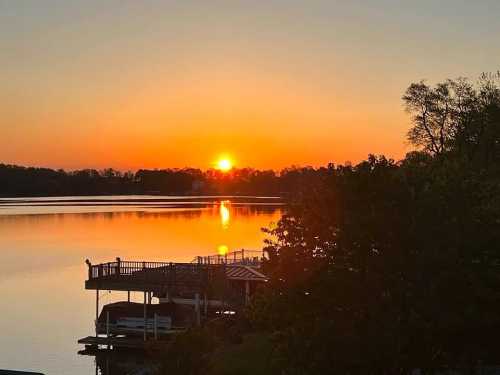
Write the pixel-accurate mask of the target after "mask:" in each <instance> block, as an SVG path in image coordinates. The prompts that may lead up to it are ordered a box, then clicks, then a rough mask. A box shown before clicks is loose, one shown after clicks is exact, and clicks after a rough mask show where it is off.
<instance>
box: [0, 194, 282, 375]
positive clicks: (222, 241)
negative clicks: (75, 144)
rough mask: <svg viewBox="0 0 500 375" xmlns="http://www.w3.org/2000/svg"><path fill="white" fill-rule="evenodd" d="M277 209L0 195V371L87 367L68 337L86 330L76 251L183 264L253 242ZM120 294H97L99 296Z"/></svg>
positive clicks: (217, 202)
mask: <svg viewBox="0 0 500 375" xmlns="http://www.w3.org/2000/svg"><path fill="white" fill-rule="evenodd" d="M281 211H282V206H281V203H280V201H279V200H278V199H275V198H269V197H158V196H150V197H149V196H127V197H123V196H120V197H63V198H30V199H27V198H16V199H13V198H3V199H0V253H1V270H0V311H1V312H2V314H1V318H0V369H3V368H7V369H22V370H32V371H40V372H44V373H45V374H46V375H51V374H54V375H59V374H60V375H63V374H75V375H89V374H95V360H94V358H93V357H87V356H79V355H78V354H77V351H78V350H79V349H82V348H81V347H80V346H79V345H78V344H77V343H76V341H77V339H78V338H81V337H84V336H88V335H91V334H93V320H94V315H95V310H94V309H95V292H94V291H86V290H84V280H85V278H86V272H87V268H86V266H85V264H84V261H85V259H86V258H88V259H90V260H91V261H92V263H98V262H102V261H110V260H114V259H115V258H116V257H117V256H119V257H121V258H122V259H123V260H158V261H182V262H189V261H191V260H192V259H193V258H194V257H195V256H197V255H208V254H216V253H217V251H218V249H221V248H225V247H227V248H228V249H229V251H232V250H236V249H241V248H245V249H261V248H262V240H263V238H264V234H263V233H262V232H261V231H260V229H261V228H262V227H268V226H269V225H270V224H271V223H272V222H276V221H277V220H278V219H279V217H280V216H281ZM132 297H133V299H137V300H140V299H141V298H142V295H137V296H132ZM134 297H135V298H134ZM124 298H126V296H124V295H123V294H122V293H119V292H114V293H111V294H110V293H108V292H101V301H102V303H109V302H112V301H116V300H122V299H124Z"/></svg>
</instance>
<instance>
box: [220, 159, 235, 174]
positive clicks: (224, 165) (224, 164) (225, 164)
mask: <svg viewBox="0 0 500 375" xmlns="http://www.w3.org/2000/svg"><path fill="white" fill-rule="evenodd" d="M232 168H233V162H232V161H231V159H229V158H221V159H219V160H218V161H217V169H218V170H220V171H223V172H227V171H229V170H231V169H232Z"/></svg>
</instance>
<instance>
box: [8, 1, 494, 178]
mask: <svg viewBox="0 0 500 375" xmlns="http://www.w3.org/2000/svg"><path fill="white" fill-rule="evenodd" d="M40 3H41V2H37V1H26V2H16V1H11V2H4V3H3V5H2V6H0V9H1V11H0V25H1V27H2V32H1V33H0V44H1V45H2V47H3V48H0V61H2V72H3V76H2V78H3V79H2V90H1V92H0V100H1V103H2V106H0V119H1V120H0V129H1V130H2V136H3V138H4V139H9V142H4V144H3V145H2V148H0V162H1V163H7V164H17V165H24V166H36V167H49V168H54V169H58V168H63V169H66V170H77V169H103V168H110V167H111V168H114V169H118V170H121V171H127V170H130V171H136V170H139V169H163V168H183V167H190V168H200V169H210V168H215V169H218V170H220V171H224V170H229V169H230V168H228V167H229V166H228V164H229V163H228V162H226V161H224V162H222V164H221V167H222V168H218V166H217V159H216V157H217V156H221V155H220V152H221V151H231V152H233V153H234V154H233V155H231V156H237V159H236V160H234V159H232V158H229V162H231V164H232V165H233V166H234V165H237V166H238V168H239V167H249V168H255V169H274V170H279V169H283V168H287V167H290V166H294V165H295V166H313V167H320V166H326V165H327V164H328V163H330V162H333V163H335V164H343V163H345V162H346V161H350V162H352V163H353V164H356V163H357V162H359V161H361V160H364V159H365V158H366V157H367V155H368V154H370V153H372V154H377V155H379V154H385V155H386V156H387V157H390V158H393V159H395V160H398V159H400V158H403V157H404V155H405V154H406V152H408V151H411V150H410V149H409V146H408V145H407V143H406V142H405V140H406V133H407V130H408V126H409V123H410V121H411V119H410V118H409V116H408V115H407V114H406V113H405V112H404V108H403V106H402V102H401V95H403V93H404V90H405V89H406V88H407V87H408V85H410V84H411V83H412V82H417V81H419V80H420V79H426V80H428V82H429V83H431V84H434V83H437V82H440V81H443V80H445V79H446V78H454V77H458V76H467V77H470V78H471V79H474V78H475V77H477V76H478V75H479V74H480V73H481V72H483V71H495V70H497V69H498V63H497V61H499V59H500V52H499V49H498V48H491V46H495V45H497V44H498V43H497V35H499V33H500V23H499V22H497V15H498V13H499V12H500V2H495V1H493V0H478V2H457V1H453V0H442V1H441V2H440V3H439V6H437V5H436V4H435V3H434V2H430V1H427V2H415V3H411V4H405V3H404V2H394V1H390V0H381V1H380V2H377V3H375V2H373V3H370V2H355V1H354V2H342V1H320V2H307V1H299V2H291V3H287V4H284V3H282V2H272V1H271V2H251V1H243V2H227V3H224V6H223V5H222V4H213V3H212V2H198V1H193V0H185V1H182V2H156V1H155V2H149V1H148V2H133V1H125V2H123V3H122V2H120V4H121V5H120V6H119V7H117V4H116V3H115V2H100V1H97V0H88V1H85V2H64V1H55V0H47V3H50V4H52V6H48V5H47V4H44V5H42V4H40ZM478 3H483V6H479V5H478ZM451 7H453V9H454V11H453V12H449V9H450V8H451ZM385 10H390V11H385ZM429 15H432V19H429V17H428V16H429ZM464 17H467V20H468V22H466V23H464V19H465V18H464ZM70 20H71V21H70ZM353 20H355V21H356V22H353ZM424 21H431V22H424ZM438 21H439V22H438ZM424 24H425V25H426V26H425V30H424V29H423V26H422V25H424ZM332 25H335V27H332ZM450 30H453V32H451V31H450ZM424 31H425V32H424ZM478 35H480V36H481V37H478ZM464 45H467V46H468V48H470V52H469V53H468V54H466V56H464V54H463V46H464ZM443 46H446V48H443ZM422 50H425V51H429V52H430V54H431V55H432V56H434V58H435V61H434V60H433V61H432V63H430V60H429V55H428V54H422V53H421V51H422ZM457 61H459V62H460V63H457Z"/></svg>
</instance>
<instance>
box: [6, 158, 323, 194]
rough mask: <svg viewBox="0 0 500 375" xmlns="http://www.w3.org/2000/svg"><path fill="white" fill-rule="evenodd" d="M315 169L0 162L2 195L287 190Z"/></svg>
mask: <svg viewBox="0 0 500 375" xmlns="http://www.w3.org/2000/svg"><path fill="white" fill-rule="evenodd" d="M314 174H315V170H314V169H312V168H288V169H285V170H283V171H282V172H281V173H276V172H274V171H272V170H264V171H260V170H254V169H250V168H244V169H235V170H232V171H230V172H229V173H223V172H220V171H217V170H208V171H201V170H199V169H192V168H185V169H161V170H146V169H141V170H139V171H137V172H136V173H135V174H134V173H132V172H126V173H122V172H120V171H116V170H113V169H105V170H102V171H97V170H93V169H85V170H80V171H73V172H65V171H63V170H57V171H56V170H52V169H47V168H26V167H21V166H15V165H6V164H0V196H3V197H23V196H24V197H26V196H65V195H66V196H67V195H125V194H156V195H159V194H164V195H166V194H178V195H189V194H219V195H221V194H224V195H227V194H231V195H233V194H234V195H285V194H288V193H290V192H292V191H294V190H297V189H298V187H299V186H302V185H303V183H304V181H307V180H308V179H309V178H310V177H311V175H314Z"/></svg>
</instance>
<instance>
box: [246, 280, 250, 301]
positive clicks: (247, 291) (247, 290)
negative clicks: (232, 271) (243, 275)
mask: <svg viewBox="0 0 500 375" xmlns="http://www.w3.org/2000/svg"><path fill="white" fill-rule="evenodd" d="M249 302H250V281H249V280H246V281H245V305H248V303H249Z"/></svg>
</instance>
